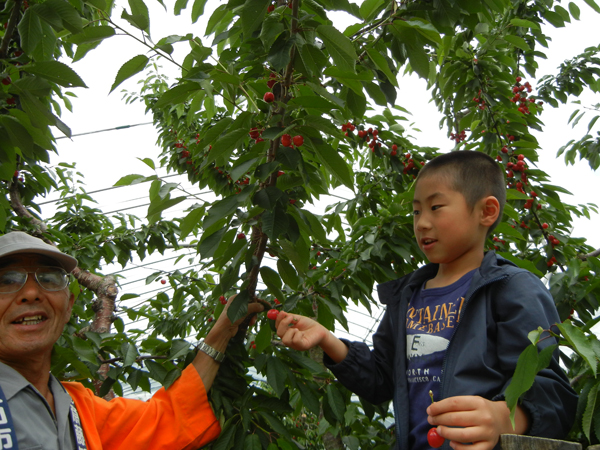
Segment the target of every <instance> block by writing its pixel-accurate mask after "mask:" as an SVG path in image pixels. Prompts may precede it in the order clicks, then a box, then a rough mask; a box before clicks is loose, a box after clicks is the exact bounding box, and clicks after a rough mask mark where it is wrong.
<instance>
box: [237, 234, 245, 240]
mask: <svg viewBox="0 0 600 450" xmlns="http://www.w3.org/2000/svg"><path fill="white" fill-rule="evenodd" d="M237 238H238V239H246V235H245V234H244V233H239V234H238V235H237Z"/></svg>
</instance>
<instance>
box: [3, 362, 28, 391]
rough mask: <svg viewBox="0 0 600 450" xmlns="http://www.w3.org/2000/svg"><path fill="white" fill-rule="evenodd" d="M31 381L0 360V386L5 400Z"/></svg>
mask: <svg viewBox="0 0 600 450" xmlns="http://www.w3.org/2000/svg"><path fill="white" fill-rule="evenodd" d="M30 384H31V383H29V381H27V379H26V378H25V377H24V376H23V375H21V374H20V373H19V372H17V371H16V370H15V369H13V368H12V367H10V366H7V365H6V364H4V363H2V362H0V386H1V387H2V390H3V391H4V395H5V396H6V400H10V399H11V398H12V397H14V396H15V395H16V394H17V393H18V392H19V391H21V390H23V389H25V388H26V387H27V386H29V385H30Z"/></svg>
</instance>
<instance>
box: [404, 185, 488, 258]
mask: <svg viewBox="0 0 600 450" xmlns="http://www.w3.org/2000/svg"><path fill="white" fill-rule="evenodd" d="M480 206H481V205H479V202H478V204H477V205H475V207H474V208H473V210H471V208H469V206H468V205H467V202H466V200H465V197H464V196H463V195H462V194H461V193H459V192H457V191H455V190H453V189H452V188H451V187H450V184H449V183H448V181H447V180H446V179H445V177H444V176H439V177H438V176H425V177H424V178H423V179H419V181H418V182H417V185H416V187H415V196H414V200H413V215H414V232H415V237H416V239H417V243H418V244H419V248H420V249H421V250H422V251H423V253H425V256H426V257H427V259H428V260H429V261H430V262H433V263H438V264H460V263H461V262H465V263H466V264H469V263H470V262H471V261H472V260H473V258H475V259H477V258H482V257H483V244H484V241H485V236H486V231H487V227H485V226H483V225H482V222H481V217H482V216H481V208H480Z"/></svg>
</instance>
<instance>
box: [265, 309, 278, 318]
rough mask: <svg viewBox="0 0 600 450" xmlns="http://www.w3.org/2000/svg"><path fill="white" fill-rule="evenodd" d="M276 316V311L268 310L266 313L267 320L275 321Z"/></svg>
mask: <svg viewBox="0 0 600 450" xmlns="http://www.w3.org/2000/svg"><path fill="white" fill-rule="evenodd" d="M278 315H279V311H277V310H276V309H270V310H269V311H268V312H267V319H271V320H275V319H277V316H278Z"/></svg>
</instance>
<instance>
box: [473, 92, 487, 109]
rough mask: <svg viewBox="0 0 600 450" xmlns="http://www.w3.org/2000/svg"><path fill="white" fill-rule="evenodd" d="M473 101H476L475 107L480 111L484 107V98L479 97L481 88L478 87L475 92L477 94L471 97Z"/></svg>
mask: <svg viewBox="0 0 600 450" xmlns="http://www.w3.org/2000/svg"><path fill="white" fill-rule="evenodd" d="M473 101H474V102H475V103H477V107H478V108H479V109H481V110H482V111H483V110H484V109H485V108H486V103H485V100H484V99H483V98H481V89H479V92H477V95H476V96H475V97H473Z"/></svg>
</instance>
